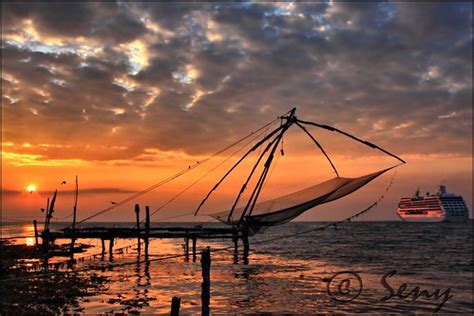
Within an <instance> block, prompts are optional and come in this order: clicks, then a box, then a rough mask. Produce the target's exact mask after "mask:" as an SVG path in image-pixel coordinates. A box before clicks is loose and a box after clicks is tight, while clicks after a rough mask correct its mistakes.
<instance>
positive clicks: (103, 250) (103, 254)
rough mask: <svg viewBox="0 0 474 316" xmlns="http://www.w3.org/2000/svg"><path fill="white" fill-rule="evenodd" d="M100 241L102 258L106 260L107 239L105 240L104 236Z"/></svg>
mask: <svg viewBox="0 0 474 316" xmlns="http://www.w3.org/2000/svg"><path fill="white" fill-rule="evenodd" d="M100 242H101V244H102V254H101V255H102V258H101V260H104V257H105V240H104V238H101V239H100Z"/></svg>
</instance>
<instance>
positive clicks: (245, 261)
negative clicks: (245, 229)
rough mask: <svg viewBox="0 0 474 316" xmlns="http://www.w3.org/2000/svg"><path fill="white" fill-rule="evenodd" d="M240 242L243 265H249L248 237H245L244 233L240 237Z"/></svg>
mask: <svg viewBox="0 0 474 316" xmlns="http://www.w3.org/2000/svg"><path fill="white" fill-rule="evenodd" d="M242 242H243V244H244V258H243V259H244V264H249V250H250V246H249V236H248V235H247V233H244V234H243V236H242Z"/></svg>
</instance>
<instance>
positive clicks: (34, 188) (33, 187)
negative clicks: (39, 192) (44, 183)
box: [26, 184, 36, 193]
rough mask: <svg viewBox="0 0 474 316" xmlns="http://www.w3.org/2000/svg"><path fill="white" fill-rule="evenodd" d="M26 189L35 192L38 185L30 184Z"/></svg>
mask: <svg viewBox="0 0 474 316" xmlns="http://www.w3.org/2000/svg"><path fill="white" fill-rule="evenodd" d="M26 190H27V191H28V192H30V193H33V192H35V191H36V185H34V184H29V185H28V186H27V187H26Z"/></svg>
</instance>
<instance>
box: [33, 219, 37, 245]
mask: <svg viewBox="0 0 474 316" xmlns="http://www.w3.org/2000/svg"><path fill="white" fill-rule="evenodd" d="M33 227H34V228H35V245H36V246H38V225H37V223H36V219H35V220H33Z"/></svg>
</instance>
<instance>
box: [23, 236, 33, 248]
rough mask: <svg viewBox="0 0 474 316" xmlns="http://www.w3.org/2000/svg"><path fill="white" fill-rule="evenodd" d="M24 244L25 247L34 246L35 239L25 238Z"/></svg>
mask: <svg viewBox="0 0 474 316" xmlns="http://www.w3.org/2000/svg"><path fill="white" fill-rule="evenodd" d="M25 244H26V245H27V246H34V245H35V238H34V237H26V238H25Z"/></svg>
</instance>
